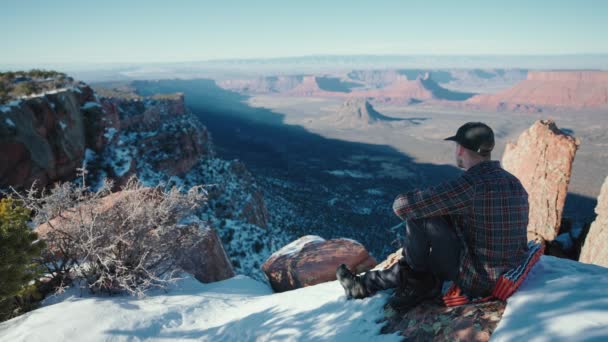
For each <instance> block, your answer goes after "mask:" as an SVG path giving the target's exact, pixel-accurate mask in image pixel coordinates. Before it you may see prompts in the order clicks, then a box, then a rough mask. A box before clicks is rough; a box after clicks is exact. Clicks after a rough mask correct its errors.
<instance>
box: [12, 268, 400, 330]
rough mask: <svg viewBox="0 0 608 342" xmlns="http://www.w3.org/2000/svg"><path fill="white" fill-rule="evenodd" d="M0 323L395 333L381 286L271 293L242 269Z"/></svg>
mask: <svg viewBox="0 0 608 342" xmlns="http://www.w3.org/2000/svg"><path fill="white" fill-rule="evenodd" d="M62 297H63V300H61V301H60V302H57V300H56V301H55V302H56V304H52V305H48V304H47V305H46V306H44V307H42V308H39V309H36V310H34V311H32V312H29V313H27V314H25V315H23V316H20V317H17V318H14V319H12V320H9V321H6V322H3V323H0V340H2V341H15V342H18V341H79V340H86V341H109V340H118V341H126V340H135V341H141V340H153V341H169V340H196V341H319V340H325V341H370V340H373V341H399V340H401V339H402V337H400V336H398V335H380V328H381V324H378V323H376V321H378V320H379V319H381V318H382V316H383V309H382V307H383V305H384V303H385V301H386V298H387V297H388V293H386V292H382V293H379V294H377V295H375V296H373V297H370V298H366V299H363V300H348V301H347V300H346V297H345V296H344V290H343V289H342V287H341V286H340V284H339V283H338V282H337V281H333V282H327V283H323V284H319V285H315V286H309V287H305V288H301V289H297V290H293V291H287V292H283V293H276V294H273V293H272V290H271V289H270V287H269V286H268V285H266V284H263V283H261V282H258V281H255V280H253V279H251V278H248V277H245V276H236V277H234V278H231V279H227V280H224V281H221V282H216V283H211V284H201V283H199V282H197V281H196V280H194V279H192V278H191V277H187V278H186V279H183V280H181V281H180V282H178V283H177V284H176V285H175V286H174V287H172V288H171V289H170V291H169V292H168V293H162V292H158V293H156V294H152V295H150V296H149V297H147V298H145V299H140V300H138V299H136V298H134V297H126V296H114V297H91V296H90V295H85V297H79V296H78V293H74V292H70V291H68V292H67V293H65V294H64V295H62Z"/></svg>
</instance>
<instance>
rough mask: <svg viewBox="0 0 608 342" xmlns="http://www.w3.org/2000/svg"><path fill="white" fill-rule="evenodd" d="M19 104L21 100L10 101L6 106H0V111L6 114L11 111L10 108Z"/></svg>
mask: <svg viewBox="0 0 608 342" xmlns="http://www.w3.org/2000/svg"><path fill="white" fill-rule="evenodd" d="M20 104H21V100H12V101H9V102H8V103H7V104H5V105H3V106H0V111H1V112H2V113H8V112H10V111H11V107H18V106H19V105H20Z"/></svg>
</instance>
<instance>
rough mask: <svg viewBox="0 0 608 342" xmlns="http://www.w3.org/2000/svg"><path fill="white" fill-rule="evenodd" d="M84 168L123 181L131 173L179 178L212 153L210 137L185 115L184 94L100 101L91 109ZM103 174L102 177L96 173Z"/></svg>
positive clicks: (88, 113)
mask: <svg viewBox="0 0 608 342" xmlns="http://www.w3.org/2000/svg"><path fill="white" fill-rule="evenodd" d="M86 114H87V117H89V118H92V120H91V124H90V126H91V127H90V129H89V131H90V134H89V135H88V136H89V140H90V141H91V142H92V144H91V145H92V146H91V149H92V152H94V153H91V154H90V155H88V156H87V162H88V164H89V165H88V166H89V167H92V168H93V169H94V170H95V171H97V172H103V173H104V175H103V176H105V175H109V176H110V177H112V178H114V179H115V180H117V181H118V184H121V183H123V182H124V181H125V180H126V179H128V177H130V176H131V175H134V174H137V175H138V176H141V177H144V178H145V177H146V176H149V174H152V173H163V174H166V175H169V176H181V175H183V174H185V173H186V172H188V171H190V170H191V169H192V167H194V165H195V164H196V163H198V161H199V160H200V159H201V158H204V157H211V156H212V155H213V149H212V145H211V143H210V137H209V133H208V132H207V130H206V128H205V127H204V126H202V125H201V124H200V123H199V122H198V121H197V120H196V119H195V118H194V117H193V116H192V115H191V114H190V113H188V112H187V111H186V108H185V105H184V99H183V95H181V94H175V95H170V96H164V97H151V98H144V99H136V100H127V99H121V98H102V99H101V100H100V105H99V106H90V108H89V109H88V112H87V113H86ZM100 176H102V175H100Z"/></svg>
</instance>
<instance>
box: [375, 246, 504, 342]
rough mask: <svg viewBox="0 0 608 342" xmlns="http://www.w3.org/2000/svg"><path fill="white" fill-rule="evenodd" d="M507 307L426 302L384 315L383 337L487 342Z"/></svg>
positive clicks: (387, 263)
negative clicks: (396, 335) (399, 336)
mask: <svg viewBox="0 0 608 342" xmlns="http://www.w3.org/2000/svg"><path fill="white" fill-rule="evenodd" d="M401 252H402V250H401V249H399V250H397V251H396V252H395V253H392V254H390V255H389V256H388V257H387V258H386V259H385V260H384V261H382V262H381V263H379V264H378V265H377V266H376V267H375V268H374V270H385V269H387V268H389V267H391V266H392V265H394V264H395V263H397V262H398V261H399V259H401V255H402V254H401ZM505 307H506V303H504V302H502V301H492V302H486V303H477V304H469V305H463V306H456V307H446V306H445V305H444V304H443V302H441V301H437V300H429V301H425V302H422V303H421V304H419V305H417V306H416V307H415V308H413V309H411V310H407V311H404V312H396V311H393V310H392V309H390V308H389V309H387V310H386V311H385V322H384V326H383V327H382V329H381V332H382V333H383V334H393V333H399V334H400V335H401V336H403V337H404V338H405V340H407V341H410V340H411V341H488V340H489V339H490V336H491V335H492V332H494V329H496V326H497V325H498V323H499V322H500V319H501V318H502V314H503V312H504V310H505Z"/></svg>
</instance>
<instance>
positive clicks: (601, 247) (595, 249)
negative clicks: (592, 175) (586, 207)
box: [579, 177, 608, 267]
mask: <svg viewBox="0 0 608 342" xmlns="http://www.w3.org/2000/svg"><path fill="white" fill-rule="evenodd" d="M595 213H596V214H597V217H596V219H595V221H593V223H592V224H591V228H589V233H587V238H586V239H585V243H584V244H583V247H582V249H581V255H580V257H579V261H581V262H585V263H589V264H596V265H600V266H604V267H608V177H606V180H604V185H602V190H601V191H600V195H599V197H598V199H597V206H596V207H595Z"/></svg>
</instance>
